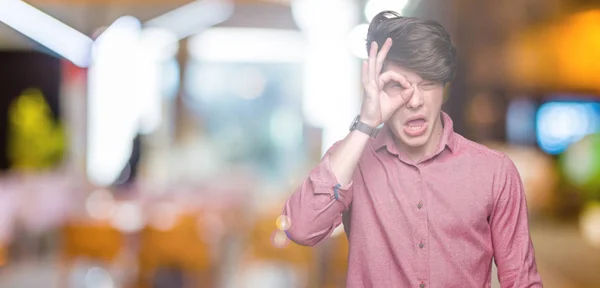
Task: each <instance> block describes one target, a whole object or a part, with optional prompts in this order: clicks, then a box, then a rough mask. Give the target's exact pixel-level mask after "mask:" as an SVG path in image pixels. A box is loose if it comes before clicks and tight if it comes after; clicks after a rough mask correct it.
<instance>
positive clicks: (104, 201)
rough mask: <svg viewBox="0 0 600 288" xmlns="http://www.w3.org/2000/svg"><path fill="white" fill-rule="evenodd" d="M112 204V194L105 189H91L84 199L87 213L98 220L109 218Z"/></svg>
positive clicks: (113, 202)
mask: <svg viewBox="0 0 600 288" xmlns="http://www.w3.org/2000/svg"><path fill="white" fill-rule="evenodd" d="M114 205H115V201H114V198H113V195H112V194H111V193H110V191H108V190H106V189H98V190H95V191H93V192H92V193H90V195H89V196H88V197H87V199H86V201H85V209H86V211H87V213H88V215H89V216H90V217H92V218H94V219H98V220H106V219H109V218H110V215H111V213H112V212H113V209H114Z"/></svg>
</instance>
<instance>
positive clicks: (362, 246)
mask: <svg viewBox="0 0 600 288" xmlns="http://www.w3.org/2000/svg"><path fill="white" fill-rule="evenodd" d="M442 117H443V118H442V120H443V123H444V129H443V134H442V137H441V141H440V143H439V145H438V147H437V150H436V151H435V153H434V154H432V155H430V156H429V157H425V158H424V159H422V160H421V161H420V162H417V163H415V162H413V161H412V160H410V159H408V158H407V157H406V156H405V155H403V154H402V153H399V152H398V150H397V149H396V146H395V144H394V138H393V136H392V134H391V132H390V131H389V130H388V129H386V128H384V129H383V130H382V131H381V133H380V134H379V136H378V137H377V138H376V139H374V140H370V142H369V143H368V144H367V147H366V148H365V150H364V152H363V154H362V157H361V159H360V161H359V164H358V167H357V169H356V170H355V172H354V176H353V178H352V182H351V184H349V185H347V186H346V187H340V188H337V187H336V186H338V185H337V184H338V183H337V180H336V178H335V175H334V174H333V172H332V170H331V167H330V163H329V153H330V152H331V150H332V149H335V147H336V145H334V146H333V147H332V148H331V149H330V150H329V151H328V152H327V153H326V154H325V156H324V157H323V159H322V161H321V163H320V164H319V165H318V166H317V167H316V168H314V169H313V170H312V171H311V173H310V175H309V177H308V178H307V179H306V180H305V181H304V182H303V183H302V186H301V187H300V188H299V189H298V190H297V191H296V192H295V193H294V194H293V195H292V196H291V197H290V198H289V200H288V201H287V203H286V205H285V207H284V211H283V214H284V215H287V216H288V217H289V218H290V220H291V225H290V228H289V229H288V230H287V234H288V236H289V237H290V238H291V239H292V240H293V241H295V242H296V243H299V244H301V245H309V246H312V245H315V244H317V243H319V242H321V241H323V240H325V239H326V238H327V237H329V235H330V234H331V233H332V232H333V230H334V228H335V227H337V226H338V225H340V223H342V219H343V222H344V228H345V230H346V233H347V234H348V237H349V244H350V248H349V265H348V277H347V287H357V288H358V287H382V288H387V287H415V288H423V287H435V288H450V287H460V288H465V287H477V288H479V287H490V286H491V266H492V259H494V261H495V262H496V265H497V266H498V278H499V280H500V284H501V286H502V287H503V288H504V287H514V288H525V287H542V282H541V278H540V275H539V274H538V272H537V267H536V263H535V256H534V250H533V246H532V243H531V239H530V235H529V225H528V220H527V204H526V200H525V193H524V191H523V185H522V183H521V179H520V176H519V173H518V172H517V169H516V167H515V165H514V164H513V162H512V161H511V160H510V159H509V158H508V157H507V156H505V155H504V154H502V153H500V152H497V151H494V150H491V149H489V148H486V147H484V146H483V145H480V144H477V143H475V142H472V141H469V140H467V139H465V138H464V137H462V136H460V135H459V134H456V133H454V130H453V129H452V120H451V119H450V117H449V116H448V115H447V114H446V113H443V112H442Z"/></svg>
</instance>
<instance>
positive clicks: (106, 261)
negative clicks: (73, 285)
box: [60, 220, 126, 287]
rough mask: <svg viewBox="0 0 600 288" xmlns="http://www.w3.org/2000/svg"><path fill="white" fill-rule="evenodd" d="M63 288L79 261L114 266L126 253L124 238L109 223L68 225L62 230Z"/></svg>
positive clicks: (70, 222) (96, 222) (72, 222)
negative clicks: (124, 251)
mask: <svg viewBox="0 0 600 288" xmlns="http://www.w3.org/2000/svg"><path fill="white" fill-rule="evenodd" d="M61 234H62V254H61V256H62V257H61V258H62V264H63V265H61V267H62V269H63V271H62V273H61V286H60V287H67V286H66V283H68V277H69V275H70V272H71V270H72V268H73V266H74V264H75V262H76V261H78V260H88V261H93V262H97V263H101V264H103V265H106V266H111V265H113V264H115V262H116V261H117V260H118V258H119V256H120V255H121V253H122V252H123V250H124V249H125V243H126V242H125V236H124V235H123V234H122V233H121V232H120V231H119V230H117V229H115V228H113V227H112V226H111V225H110V223H108V222H106V221H91V220H90V221H69V222H67V223H66V224H65V226H64V227H63V229H62V233H61Z"/></svg>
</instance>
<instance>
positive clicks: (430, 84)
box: [421, 82, 437, 89]
mask: <svg viewBox="0 0 600 288" xmlns="http://www.w3.org/2000/svg"><path fill="white" fill-rule="evenodd" d="M436 85H437V84H436V83H434V82H425V83H423V84H421V87H422V88H423V89H433V88H435V86H436Z"/></svg>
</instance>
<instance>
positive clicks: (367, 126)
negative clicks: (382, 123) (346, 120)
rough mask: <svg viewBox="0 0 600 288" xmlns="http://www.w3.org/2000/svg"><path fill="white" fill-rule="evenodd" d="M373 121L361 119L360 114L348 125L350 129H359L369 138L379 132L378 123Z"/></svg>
mask: <svg viewBox="0 0 600 288" xmlns="http://www.w3.org/2000/svg"><path fill="white" fill-rule="evenodd" d="M375 123H376V122H375V121H370V120H368V119H366V120H363V119H362V117H361V115H358V116H356V118H354V120H353V121H352V124H351V125H350V131H356V130H358V131H360V132H361V133H364V134H366V135H368V136H369V137H371V138H375V137H376V136H377V134H378V132H379V130H378V129H377V127H378V126H379V125H377V124H375Z"/></svg>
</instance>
